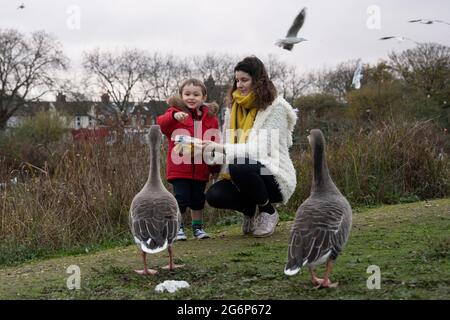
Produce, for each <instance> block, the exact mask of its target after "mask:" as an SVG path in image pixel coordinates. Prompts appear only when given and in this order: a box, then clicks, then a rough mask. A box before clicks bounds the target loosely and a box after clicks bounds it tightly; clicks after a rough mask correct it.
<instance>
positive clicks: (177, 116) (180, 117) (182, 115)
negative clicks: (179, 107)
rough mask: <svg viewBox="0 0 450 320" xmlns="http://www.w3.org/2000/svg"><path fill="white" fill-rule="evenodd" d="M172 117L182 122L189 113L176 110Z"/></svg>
mask: <svg viewBox="0 0 450 320" xmlns="http://www.w3.org/2000/svg"><path fill="white" fill-rule="evenodd" d="M173 117H174V118H175V119H176V120H177V121H178V122H183V121H184V120H186V119H187V118H188V117H189V115H188V114H187V113H186V112H181V111H180V112H176V113H175V114H174V115H173Z"/></svg>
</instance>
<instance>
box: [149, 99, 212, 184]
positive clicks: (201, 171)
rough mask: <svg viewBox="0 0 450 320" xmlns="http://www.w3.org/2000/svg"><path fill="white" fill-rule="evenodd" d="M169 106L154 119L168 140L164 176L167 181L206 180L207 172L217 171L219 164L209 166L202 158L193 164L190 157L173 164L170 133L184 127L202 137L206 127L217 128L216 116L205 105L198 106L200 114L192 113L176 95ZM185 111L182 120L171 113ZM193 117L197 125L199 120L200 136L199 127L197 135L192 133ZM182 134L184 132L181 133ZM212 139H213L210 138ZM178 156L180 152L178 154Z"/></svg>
mask: <svg viewBox="0 0 450 320" xmlns="http://www.w3.org/2000/svg"><path fill="white" fill-rule="evenodd" d="M168 103H169V106H170V107H169V108H168V109H167V111H166V112H165V113H164V114H163V115H161V116H159V117H158V118H157V119H156V123H157V124H158V125H159V126H160V127H161V131H162V133H163V134H164V135H165V136H166V137H167V140H168V141H169V149H168V152H167V166H166V178H167V180H168V181H170V180H173V179H192V180H197V181H208V180H209V174H210V173H212V172H217V173H218V172H219V171H220V166H217V165H216V166H209V165H208V164H206V163H205V162H204V161H203V160H202V162H201V163H199V164H194V160H193V159H192V158H191V161H190V163H184V162H185V161H184V162H183V163H180V164H175V163H174V162H173V160H172V157H171V155H172V150H173V148H174V147H175V142H174V141H172V134H173V135H174V136H175V133H174V131H175V130H176V129H184V130H185V131H186V134H188V133H187V132H189V135H190V136H191V137H196V138H200V139H203V137H204V134H205V132H206V131H207V130H208V129H218V128H219V122H218V119H217V116H216V115H215V114H214V113H213V111H212V110H210V109H209V108H208V107H207V106H206V105H202V106H201V107H200V110H201V115H198V114H196V113H194V112H195V111H193V110H191V109H189V108H188V107H187V106H186V104H185V103H184V102H183V100H181V99H180V98H178V97H172V98H170V99H169V101H168ZM180 111H182V112H186V113H187V114H189V117H188V118H187V119H185V120H184V121H183V122H179V121H177V120H175V118H174V117H173V114H174V113H176V112H180ZM194 117H195V118H196V121H197V125H196V127H199V122H201V137H200V135H199V134H200V129H197V130H198V133H197V135H194ZM183 134H184V133H183ZM211 140H212V141H214V139H211ZM179 156H180V157H181V156H182V154H180V155H179Z"/></svg>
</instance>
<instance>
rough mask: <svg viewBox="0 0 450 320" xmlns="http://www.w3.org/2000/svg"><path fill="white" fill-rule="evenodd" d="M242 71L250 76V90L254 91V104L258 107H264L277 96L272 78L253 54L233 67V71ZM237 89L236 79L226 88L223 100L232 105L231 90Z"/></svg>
mask: <svg viewBox="0 0 450 320" xmlns="http://www.w3.org/2000/svg"><path fill="white" fill-rule="evenodd" d="M236 71H244V72H245V73H248V74H249V75H250V76H251V77H252V82H253V83H252V87H253V88H252V91H253V92H254V93H255V96H256V100H255V104H256V106H257V107H258V108H260V109H263V110H264V109H266V108H267V107H268V106H270V105H271V104H272V102H273V101H274V100H275V98H276V97H277V89H276V88H275V85H274V84H273V82H272V80H270V79H269V76H268V74H267V71H266V68H265V67H264V63H263V62H262V61H261V60H259V59H258V58H257V57H255V56H250V57H246V58H244V59H243V60H242V61H240V62H238V64H237V65H236V67H234V72H236ZM236 89H237V85H236V79H234V81H233V86H232V87H231V88H230V89H229V90H228V94H227V96H226V99H225V102H226V104H227V105H228V106H231V105H232V102H233V92H234V91H235V90H236Z"/></svg>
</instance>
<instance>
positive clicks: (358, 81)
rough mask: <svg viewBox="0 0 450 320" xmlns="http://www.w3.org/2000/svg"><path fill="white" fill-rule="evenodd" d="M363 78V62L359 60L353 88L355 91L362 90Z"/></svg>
mask: <svg viewBox="0 0 450 320" xmlns="http://www.w3.org/2000/svg"><path fill="white" fill-rule="evenodd" d="M362 78H363V75H362V62H361V59H359V60H358V66H357V67H356V70H355V73H354V74H353V81H352V86H353V87H354V88H355V89H359V88H361V79H362Z"/></svg>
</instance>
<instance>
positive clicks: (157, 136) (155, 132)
mask: <svg viewBox="0 0 450 320" xmlns="http://www.w3.org/2000/svg"><path fill="white" fill-rule="evenodd" d="M148 142H149V144H150V145H151V146H156V147H159V146H160V145H161V142H162V134H161V127H160V126H159V125H152V126H151V127H150V130H149V132H148Z"/></svg>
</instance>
